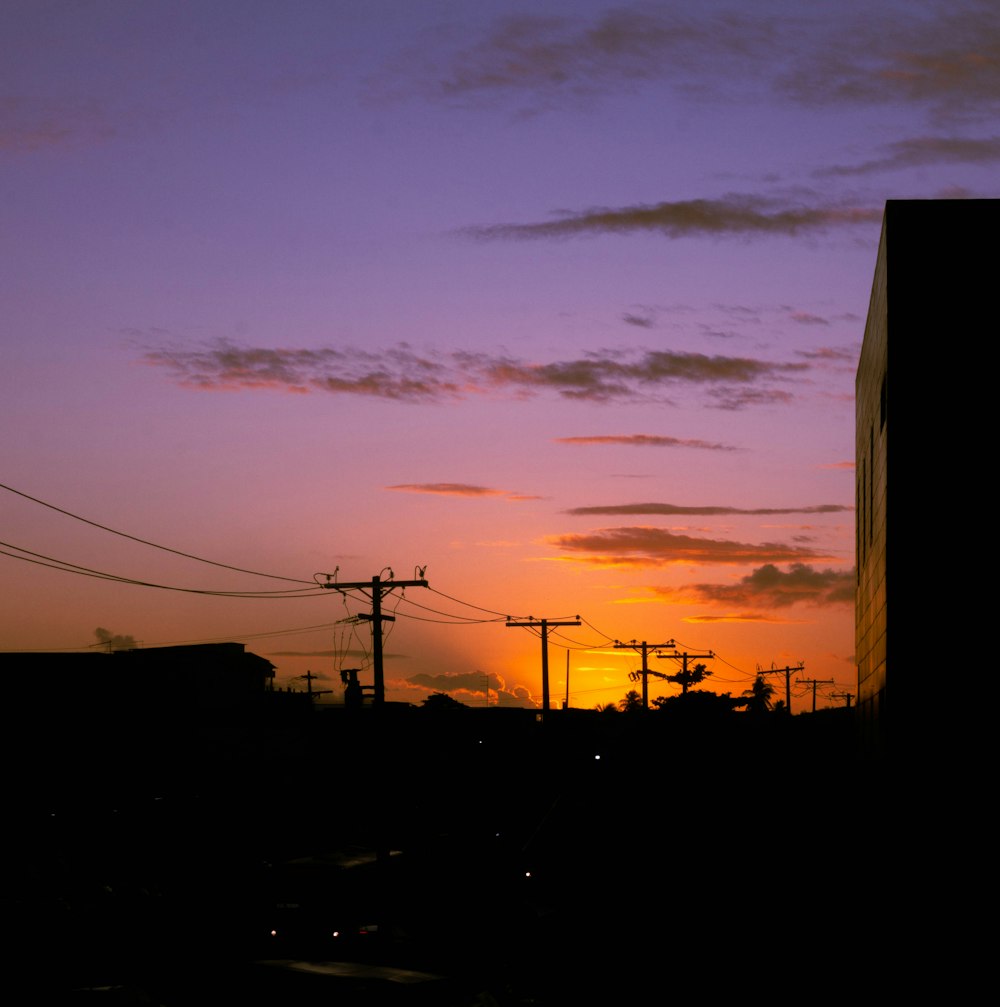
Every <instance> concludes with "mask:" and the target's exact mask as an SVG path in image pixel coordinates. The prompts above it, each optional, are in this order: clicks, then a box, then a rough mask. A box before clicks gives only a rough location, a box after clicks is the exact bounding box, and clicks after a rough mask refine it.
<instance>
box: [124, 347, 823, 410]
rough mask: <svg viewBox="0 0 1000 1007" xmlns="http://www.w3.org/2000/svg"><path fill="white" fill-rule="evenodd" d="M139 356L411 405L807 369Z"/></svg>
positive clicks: (622, 391)
mask: <svg viewBox="0 0 1000 1007" xmlns="http://www.w3.org/2000/svg"><path fill="white" fill-rule="evenodd" d="M141 359H142V361H143V362H144V363H146V364H148V365H150V366H153V367H160V368H163V369H164V370H166V371H168V372H169V373H170V374H171V375H172V377H173V378H174V380H175V381H176V382H177V383H178V384H180V385H182V386H184V387H188V388H195V389H200V390H209V391H237V390H275V391H283V392H291V393H296V394H307V393H311V392H317V391H319V392H326V393H329V394H335V395H337V394H340V395H345V394H347V395H361V396H366V397H375V398H383V399H390V400H395V401H401V402H412V403H427V402H440V401H446V400H452V401H455V400H460V399H463V398H467V397H469V396H473V395H508V396H509V395H513V396H514V397H515V398H524V397H531V396H533V395H536V394H539V393H542V392H545V391H552V392H555V393H556V394H558V395H560V396H561V397H563V398H567V399H580V400H586V401H590V402H609V401H612V400H616V399H625V400H628V401H635V399H636V398H637V397H638V396H641V395H644V394H645V395H646V396H647V397H652V398H656V397H657V395H659V396H660V398H662V392H663V390H664V389H665V388H668V387H679V386H684V385H689V386H690V385H709V386H713V387H711V388H710V390H709V393H708V394H709V400H710V402H712V403H714V404H715V405H717V406H721V407H722V408H742V407H743V406H744V405H749V404H755V403H772V402H788V401H791V399H792V396H791V395H790V394H789V393H787V392H784V391H782V390H780V389H774V388H770V387H763V388H751V387H749V386H753V385H757V384H760V383H764V384H765V385H766V383H768V382H772V381H778V382H780V381H783V380H788V379H790V378H791V377H793V376H797V375H799V374H801V373H802V372H804V371H807V370H808V369H809V368H810V366H811V365H810V364H809V363H807V362H774V361H767V360H761V359H756V358H752V357H734V356H724V355H714V356H709V355H706V354H703V353H688V352H680V351H672V350H643V349H641V348H637V349H627V350H620V351H613V350H605V351H601V352H597V353H587V354H585V355H584V356H582V357H580V358H577V359H575V360H572V359H571V360H561V361H553V362H550V363H537V362H532V361H526V360H519V359H516V358H514V357H510V356H501V355H490V354H486V353H471V352H468V351H452V352H450V353H449V352H427V353H423V354H419V353H416V352H415V351H414V350H413V349H412V348H411V347H410V346H409V345H408V344H406V343H400V344H398V345H396V346H395V347H390V348H388V349H386V350H382V351H380V352H378V353H373V352H369V351H364V350H355V349H350V348H337V347H330V346H327V347H316V348H312V349H293V348H280V347H279V348H266V347H243V346H238V345H236V344H234V343H231V342H229V341H226V340H219V341H217V342H215V343H211V344H207V345H202V346H199V347H195V348H190V349H188V348H182V347H171V346H165V347H156V348H153V349H148V350H144V351H143V352H142V357H141ZM740 386H743V387H740Z"/></svg>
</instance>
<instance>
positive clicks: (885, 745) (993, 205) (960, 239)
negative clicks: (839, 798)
mask: <svg viewBox="0 0 1000 1007" xmlns="http://www.w3.org/2000/svg"><path fill="white" fill-rule="evenodd" d="M998 233H1000V200H972V199H970V200H889V201H888V202H887V203H886V205H885V213H884V216H883V220H882V235H881V240H880V242H879V249H878V256H877V259H876V265H875V275H874V281H873V283H872V292H871V300H870V304H869V308H868V319H867V322H866V325H865V336H864V344H863V346H862V348H861V357H860V361H859V363H858V371H857V378H856V384H855V392H856V407H855V408H856V430H855V452H856V454H855V462H856V474H855V486H856V507H857V513H856V524H857V531H856V560H857V594H856V609H855V618H856V632H855V660H856V662H857V672H858V704H857V711H858V716H859V722H860V725H861V736H862V740H863V742H864V745H865V750H866V752H867V753H868V754H869V755H872V754H880V753H881V754H885V753H889V752H890V751H891V752H892V753H893V754H894V755H903V756H904V757H905V758H906V759H908V760H909V759H911V758H921V757H922V758H935V757H936V756H937V754H938V753H936V752H935V747H936V746H935V744H934V743H933V738H934V736H935V735H934V732H933V730H932V728H931V724H932V716H933V715H934V714H938V715H939V714H940V702H939V699H938V696H939V694H940V693H941V690H942V687H943V676H942V675H941V674H940V673H939V674H938V677H937V678H936V679H935V678H934V677H933V672H932V671H931V669H932V668H934V667H935V666H939V665H940V663H941V661H942V660H943V658H941V657H939V656H938V657H936V656H935V655H934V650H935V648H936V647H937V645H938V643H939V641H938V639H937V637H938V635H939V633H940V631H941V628H942V627H941V624H940V623H939V622H938V620H937V616H938V614H939V613H943V612H944V611H945V609H944V606H945V605H947V604H949V602H951V601H952V600H953V599H954V598H955V597H956V596H958V595H959V594H960V593H964V592H968V591H970V590H973V589H974V588H975V585H976V583H977V581H978V577H977V576H975V575H974V573H973V564H976V565H977V566H978V563H979V553H978V552H977V550H976V549H975V548H974V546H973V545H972V544H971V543H970V541H969V540H968V536H961V535H960V532H959V530H958V528H957V527H956V522H957V520H958V519H959V515H960V514H961V512H962V511H963V509H965V508H966V507H968V506H969V505H970V504H971V501H972V497H973V493H974V489H975V487H976V481H977V475H976V469H975V466H974V464H970V461H969V459H968V454H969V445H970V444H973V445H974V444H975V443H976V441H977V438H981V437H984V436H985V435H986V433H987V431H986V430H984V429H981V426H980V425H979V424H978V423H977V422H976V420H975V408H976V406H978V404H979V401H980V399H981V397H982V394H983V393H984V392H985V387H984V385H985V381H984V377H983V376H982V375H983V374H984V371H983V368H982V366H981V365H985V363H986V356H985V352H984V350H985V347H986V346H987V345H988V346H990V347H992V343H993V341H994V338H995V335H996V321H995V319H996V303H995V301H996V275H995V274H996V266H995V261H996V260H995V255H994V253H993V252H992V248H993V246H994V245H995V243H996V236H997V234H998ZM890 343H891V345H892V354H893V386H892V387H893V409H892V412H893V416H894V419H895V429H896V431H897V435H896V438H895V441H894V448H893V463H892V469H891V471H892V478H891V480H890V466H889V454H888V447H889V381H888V375H889V347H890ZM972 461H973V462H974V459H972ZM890 483H891V487H892V488H891V492H890ZM949 614H951V615H954V614H955V613H954V611H953V610H951V611H950V612H949ZM890 623H891V626H892V630H893V631H892V634H891V636H892V645H891V647H890V645H889V637H890V634H889V627H890ZM890 665H891V667H892V671H891V673H890ZM890 680H891V685H890ZM890 695H891V697H892V698H891V699H890ZM920 706H923V707H924V709H925V710H927V711H928V713H927V716H925V717H923V718H919V717H917V716H916V713H917V711H918V709H919V708H920ZM890 725H891V727H890ZM921 753H924V754H923V755H921ZM897 761H898V760H897Z"/></svg>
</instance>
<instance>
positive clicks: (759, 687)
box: [743, 675, 774, 714]
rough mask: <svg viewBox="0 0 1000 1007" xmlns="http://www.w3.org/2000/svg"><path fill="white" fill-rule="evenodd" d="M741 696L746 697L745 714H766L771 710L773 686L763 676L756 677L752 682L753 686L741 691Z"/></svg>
mask: <svg viewBox="0 0 1000 1007" xmlns="http://www.w3.org/2000/svg"><path fill="white" fill-rule="evenodd" d="M743 695H744V696H746V697H747V701H746V707H747V713H755V714H762V713H767V712H768V711H769V710H770V709H771V698H772V697H773V696H774V686H773V685H771V683H770V682H768V681H767V680H766V679H765V678H764V676H763V675H758V676H757V677H756V678H755V679H754V680H753V685H751V686H750V688H749V689H744V690H743Z"/></svg>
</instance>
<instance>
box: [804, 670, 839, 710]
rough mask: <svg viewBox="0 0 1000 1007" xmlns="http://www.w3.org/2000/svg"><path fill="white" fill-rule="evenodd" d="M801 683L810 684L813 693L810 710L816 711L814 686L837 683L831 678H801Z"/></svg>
mask: <svg viewBox="0 0 1000 1007" xmlns="http://www.w3.org/2000/svg"><path fill="white" fill-rule="evenodd" d="M801 682H802V684H803V685H811V686H812V687H813V688H812V694H813V706H812V712H813V713H815V712H816V686H817V685H836V684H837V683H836V682H835V681H834V680H833V679H832V678H803V679H801Z"/></svg>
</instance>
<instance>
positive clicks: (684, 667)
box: [656, 651, 715, 695]
mask: <svg viewBox="0 0 1000 1007" xmlns="http://www.w3.org/2000/svg"><path fill="white" fill-rule="evenodd" d="M656 656H657V657H658V658H660V659H661V660H673V661H680V662H681V673H680V683H681V695H686V693H687V691H688V685H690V684H691V681H690V676H689V675H688V661H697V660H699V659H701V658H706V657H715V654H713V653H712V652H711V651H709V652H708V653H707V654H689V653H687V651H685V652H684V653H683V654H657V655H656ZM705 674H706V675H711V674H712V673H711V672H710V671H706V672H705ZM665 677H666V676H665Z"/></svg>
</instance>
